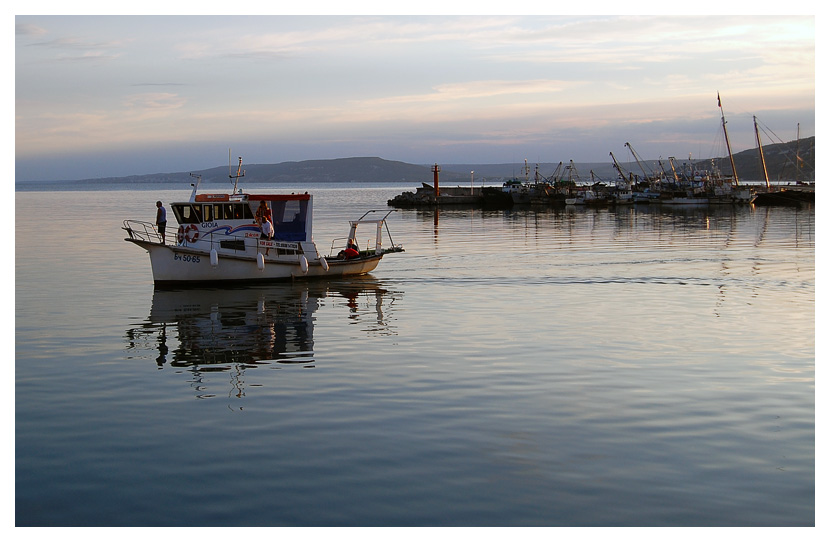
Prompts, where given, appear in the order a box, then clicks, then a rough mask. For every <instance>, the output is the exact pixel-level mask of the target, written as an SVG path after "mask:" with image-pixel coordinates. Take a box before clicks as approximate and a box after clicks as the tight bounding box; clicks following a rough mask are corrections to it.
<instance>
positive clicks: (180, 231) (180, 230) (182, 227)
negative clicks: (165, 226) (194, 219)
mask: <svg viewBox="0 0 830 542" xmlns="http://www.w3.org/2000/svg"><path fill="white" fill-rule="evenodd" d="M177 238H178V239H179V244H180V245H181V244H182V242H184V226H179V233H178V235H177Z"/></svg>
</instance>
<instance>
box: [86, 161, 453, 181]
mask: <svg viewBox="0 0 830 542" xmlns="http://www.w3.org/2000/svg"><path fill="white" fill-rule="evenodd" d="M430 167H431V166H423V165H414V164H407V163H405V162H396V161H391V160H384V159H382V158H336V159H332V160H304V161H302V162H282V163H279V164H244V163H243V164H242V169H243V170H244V171H245V176H244V177H242V178H241V179H240V180H239V184H240V185H242V186H245V185H251V184H260V183H269V184H275V183H286V184H288V183H290V184H302V183H310V182H316V183H321V182H322V183H327V182H331V183H343V182H354V181H358V182H410V181H411V182H413V183H420V182H422V181H424V182H427V181H428V182H431V181H432V172H431V170H430ZM190 173H191V172H187V173H185V172H180V173H153V174H149V175H133V176H130V177H108V178H101V179H88V180H85V181H78V182H84V183H96V184H113V183H119V184H120V183H164V184H182V183H186V184H190V183H192V182H193V178H192V177H191V176H190ZM192 173H193V174H194V175H201V176H202V182H203V183H222V184H228V183H230V182H231V181H230V179H229V175H228V167H227V166H219V167H215V168H210V169H204V170H200V171H193V172H192ZM233 173H234V174H236V168H234V169H233ZM457 178H466V179H469V174H468V175H467V176H461V175H457V174H452V173H450V174H449V175H444V174H443V172H442V173H441V177H440V179H446V180H454V179H457Z"/></svg>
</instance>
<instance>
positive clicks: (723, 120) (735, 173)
mask: <svg viewBox="0 0 830 542" xmlns="http://www.w3.org/2000/svg"><path fill="white" fill-rule="evenodd" d="M718 107H720V120H721V123H722V124H723V137H724V138H726V151H727V152H728V153H729V163H730V164H732V178H733V179H735V186H738V185H739V184H741V183H739V182H738V171H737V170H736V169H735V158H734V157H733V156H732V147H731V146H730V145H729V134H728V133H727V132H726V117H725V116H724V115H723V106H722V105H721V103H720V92H718Z"/></svg>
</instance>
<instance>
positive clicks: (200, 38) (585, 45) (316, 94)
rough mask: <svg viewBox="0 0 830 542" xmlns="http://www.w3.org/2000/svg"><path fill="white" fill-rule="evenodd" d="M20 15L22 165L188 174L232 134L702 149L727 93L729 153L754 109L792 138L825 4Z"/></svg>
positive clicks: (600, 154)
mask: <svg viewBox="0 0 830 542" xmlns="http://www.w3.org/2000/svg"><path fill="white" fill-rule="evenodd" d="M511 5H512V4H511ZM704 5H705V4H704ZM715 6H716V5H715ZM504 7H505V6H501V9H503V8H504ZM585 11H586V12H588V11H589V10H585ZM617 11H619V10H617ZM370 12H371V11H370ZM434 12H438V10H435V11H434ZM711 13H714V8H713V10H712V11H711ZM15 23H16V36H15V49H14V55H15V57H14V64H15V154H16V156H15V165H16V171H15V174H16V179H17V180H18V181H24V180H58V179H61V180H63V179H67V180H68V179H83V178H96V177H109V176H125V175H133V174H135V175H138V174H146V173H156V172H173V171H194V170H198V169H204V168H209V167H214V166H219V165H224V164H225V163H226V162H227V159H228V151H229V149H232V151H233V154H234V156H243V157H244V160H245V163H249V164H253V163H277V162H283V161H294V160H306V159H328V158H341V157H350V156H379V157H381V158H385V159H389V160H400V161H404V162H409V163H423V164H431V163H433V162H438V163H439V164H440V163H445V164H449V163H518V162H522V161H523V160H524V159H527V160H528V161H530V162H554V163H556V162H559V161H565V162H567V161H568V160H571V159H573V160H574V161H576V162H604V161H609V160H610V157H609V152H614V154H615V156H616V157H617V158H618V159H626V160H627V159H628V157H629V155H628V154H627V150H626V149H625V147H624V144H625V143H626V142H630V143H631V146H632V147H634V149H635V150H636V151H637V152H638V153H639V154H640V155H641V156H642V157H643V158H658V157H663V158H665V157H668V156H676V157H688V156H689V154H692V155H693V157H695V158H705V157H709V156H712V155H717V156H720V155H722V152H723V148H724V147H723V142H722V140H723V138H722V131H721V125H720V110H719V109H718V107H717V106H718V104H717V94H718V93H720V96H721V98H722V103H723V107H724V112H725V114H726V118H727V121H728V124H727V126H728V129H729V136H730V140H731V143H732V147H733V150H735V151H738V150H743V149H747V148H751V147H753V146H754V133H753V130H752V116H753V115H757V117H758V119H759V121H760V122H761V123H762V125H763V126H764V127H765V128H766V129H768V130H769V131H770V132H771V133H772V134H774V135H775V136H776V137H778V138H780V139H781V140H783V141H789V140H792V139H795V138H796V133H797V131H796V130H797V126H798V125H799V124H800V130H801V136H802V137H807V136H811V135H815V124H816V122H815V118H816V112H815V80H816V74H815V59H816V55H815V17H814V16H812V15H786V16H782V15H717V16H715V15H706V14H700V15H682V16H680V15H672V14H665V15H656V16H646V15H629V16H610V15H579V16H577V15H556V14H549V15H538V16H537V15H495V16H487V15H476V14H470V15H457V16H449V15H445V16H416V15H407V16H401V15H386V16H370V15H354V14H346V15H318V16H294V15H272V16H230V15H222V16H188V15H182V16H136V15H129V16H88V15H73V16H46V15H33V16H29V15H17V16H15Z"/></svg>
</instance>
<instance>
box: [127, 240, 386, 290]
mask: <svg viewBox="0 0 830 542" xmlns="http://www.w3.org/2000/svg"><path fill="white" fill-rule="evenodd" d="M125 240H126V241H130V242H132V243H135V244H136V245H138V246H140V247H141V248H143V249H145V250H146V251H147V252H148V253H149V254H150V265H151V267H152V270H153V281H154V283H155V284H157V285H167V286H169V285H195V284H211V283H238V282H269V281H284V280H291V279H295V278H299V279H303V278H313V277H338V276H353V275H365V274H366V273H370V272H372V271H373V270H374V269H375V268H376V267H377V266H378V263H380V260H381V258H382V257H383V254H382V253H381V254H371V255H367V256H360V257H357V258H352V259H336V258H331V259H329V258H323V257H321V258H319V259H314V260H306V261H305V262H303V261H302V260H303V259H302V258H301V257H300V256H293V257H286V256H282V257H267V256H265V257H264V258H263V260H262V262H260V261H259V260H258V258H257V257H251V256H241V255H240V256H236V255H223V254H219V255H218V257H217V258H216V262H215V263H216V265H212V263H211V255H210V253H209V252H206V251H203V250H197V249H193V248H189V247H182V246H172V245H165V244H161V243H153V242H147V241H143V240H139V239H129V238H128V239H125ZM260 263H261V265H260ZM304 269H305V270H304Z"/></svg>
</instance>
